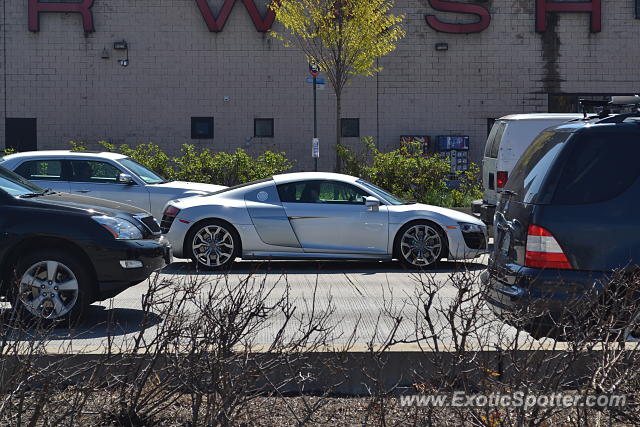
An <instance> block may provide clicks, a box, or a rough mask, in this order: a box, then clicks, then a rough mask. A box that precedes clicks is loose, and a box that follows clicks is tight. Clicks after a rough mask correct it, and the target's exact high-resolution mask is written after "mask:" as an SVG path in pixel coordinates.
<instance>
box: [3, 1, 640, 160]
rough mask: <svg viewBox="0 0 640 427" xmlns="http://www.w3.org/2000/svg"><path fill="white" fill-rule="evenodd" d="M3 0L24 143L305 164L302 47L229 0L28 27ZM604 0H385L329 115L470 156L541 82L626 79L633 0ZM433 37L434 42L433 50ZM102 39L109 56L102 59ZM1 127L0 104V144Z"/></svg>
mask: <svg viewBox="0 0 640 427" xmlns="http://www.w3.org/2000/svg"><path fill="white" fill-rule="evenodd" d="M4 1H5V3H4V5H3V8H4V9H0V13H2V14H3V16H2V19H1V21H2V22H4V23H5V25H3V29H4V30H2V31H0V49H2V51H1V54H0V69H1V71H2V73H3V75H2V78H3V81H2V83H1V84H0V95H1V96H2V98H0V109H1V110H2V111H3V116H5V117H36V118H37V119H38V148H39V149H47V148H66V147H67V146H68V141H69V140H81V141H86V142H87V143H88V144H89V146H93V147H97V145H95V141H98V140H101V139H106V140H109V141H111V142H114V143H129V144H136V143H140V142H148V141H154V142H156V143H158V144H161V145H162V146H163V147H165V148H166V149H167V150H168V151H174V152H175V151H177V150H178V149H179V147H180V145H181V144H183V143H194V144H196V145H198V146H207V147H211V148H214V149H216V150H229V149H234V148H235V147H246V148H247V149H248V150H249V151H252V152H259V151H262V150H264V149H266V148H271V149H277V150H283V151H286V152H287V153H288V154H289V155H290V156H292V157H294V158H296V159H297V160H298V169H301V170H304V169H307V170H308V169H310V168H311V167H312V164H313V163H312V160H311V158H310V151H311V147H310V145H311V144H310V140H311V136H312V129H313V128H312V91H311V85H309V84H307V83H306V82H305V79H306V77H307V76H308V73H307V70H306V62H305V59H304V57H303V56H302V55H301V54H300V53H299V52H297V51H296V50H294V49H285V48H283V47H281V46H280V44H279V42H278V41H276V40H274V39H272V38H270V37H269V36H267V35H265V34H263V33H259V32H257V31H256V30H255V27H254V26H253V23H252V22H251V20H250V17H249V15H248V13H247V11H246V9H245V7H244V5H243V4H242V2H241V1H238V2H237V3H236V5H235V6H234V8H233V10H232V12H231V15H230V17H229V19H228V21H227V23H226V26H225V28H224V30H223V31H222V32H220V33H211V32H209V31H208V29H207V27H206V25H205V22H204V20H203V18H202V16H201V14H200V12H199V10H198V8H197V6H196V4H195V1H194V0H136V1H131V0H95V3H94V6H93V9H92V10H93V16H94V20H95V27H96V32H94V33H90V34H86V35H85V33H84V32H83V30H82V21H81V18H80V16H79V15H77V14H58V13H55V14H54V13H48V14H43V15H41V18H40V32H38V33H31V32H29V31H28V28H27V1H25V0H4ZM603 3H604V4H603V11H602V22H603V25H602V32H600V33H590V31H589V16H588V14H573V13H572V14H570V13H562V14H556V15H554V16H552V17H550V19H549V28H548V31H547V32H546V33H544V34H538V33H536V32H535V31H534V30H535V16H534V12H535V11H534V9H535V7H534V4H535V2H534V1H533V0H488V1H485V2H483V3H481V4H482V5H484V6H485V7H487V8H488V9H489V11H490V12H491V15H492V20H491V25H490V26H489V28H488V29H486V30H485V31H483V32H481V33H477V34H468V35H463V34H445V33H438V32H436V31H435V30H433V29H432V28H430V27H429V26H428V25H427V24H426V23H425V19H424V15H425V14H426V13H433V14H436V15H437V16H438V18H440V19H441V20H449V21H457V22H466V21H469V19H467V17H466V16H465V15H460V14H449V13H444V12H435V11H433V9H431V7H430V6H429V3H428V1H427V0H400V1H398V7H397V8H398V11H399V12H400V13H404V14H405V15H406V21H405V27H406V29H407V33H408V35H407V37H406V38H405V39H404V40H402V41H401V42H400V44H399V46H398V50H397V51H396V52H394V53H393V54H391V55H390V56H388V57H385V58H383V59H381V60H380V65H381V66H383V67H384V70H383V71H382V72H381V73H380V74H379V75H378V76H376V77H370V78H357V79H355V80H353V82H352V83H351V85H350V86H349V87H348V88H347V89H346V91H345V94H344V103H343V117H359V118H360V124H361V135H363V136H367V135H371V136H374V137H378V140H379V144H380V146H381V147H382V148H383V149H391V148H394V147H396V146H397V145H398V141H399V137H400V135H406V134H409V135H410V134H426V135H431V136H435V135H438V134H466V135H470V136H471V145H472V157H473V159H474V160H476V161H477V160H479V158H480V155H481V151H482V147H483V145H484V139H485V138H486V132H487V119H488V118H496V117H500V116H502V115H505V114H509V113H524V112H541V111H546V109H547V99H548V98H547V94H548V93H564V92H566V93H612V92H615V93H626V92H638V89H639V88H638V83H637V82H638V55H637V53H638V49H637V40H640V20H637V19H634V2H633V1H630V0H629V1H626V0H625V1H622V0H619V1H615V2H613V1H611V2H603ZM211 4H212V5H213V6H214V7H215V6H216V1H213V0H212V1H211ZM261 7H262V6H261ZM263 10H264V9H263ZM472 19H473V17H471V20H472ZM276 28H277V27H276ZM5 37H6V52H5V51H4V49H3V46H4V44H5V39H4V38H5ZM123 39H124V40H126V41H127V42H128V44H129V58H130V63H129V66H128V67H122V66H120V65H119V63H118V61H117V60H118V59H120V58H121V57H124V52H122V51H116V50H113V49H112V47H113V42H115V41H118V40H123ZM437 42H446V43H448V47H449V48H448V50H447V51H436V50H435V49H434V45H435V43H437ZM105 48H106V49H107V52H108V53H109V56H110V57H109V58H108V59H102V58H101V54H102V51H103V49H105ZM4 79H6V86H7V92H6V94H5V93H4ZM5 96H6V105H7V107H6V111H4V99H5ZM224 97H229V101H228V102H225V101H224ZM318 102H319V104H318V105H319V109H318V111H319V123H320V125H319V136H320V138H321V142H322V145H321V155H322V157H321V159H320V168H321V169H324V170H329V169H331V168H332V167H333V160H334V157H335V156H334V155H333V154H332V153H333V151H332V149H331V146H333V144H334V138H335V121H334V114H335V113H334V111H335V110H334V108H335V102H334V97H333V94H332V92H331V90H330V89H329V88H327V90H324V91H319V92H318ZM192 116H214V118H215V138H214V139H213V140H191V139H190V118H191V117H192ZM256 117H258V118H271V117H273V118H274V119H275V137H274V138H263V139H258V138H256V139H251V137H252V136H253V119H254V118H256ZM4 136H5V132H4V120H2V119H0V140H2V141H1V142H0V147H2V146H4V139H5V138H4ZM345 142H347V143H355V142H357V141H354V140H346V141H345Z"/></svg>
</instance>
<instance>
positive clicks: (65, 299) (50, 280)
mask: <svg viewBox="0 0 640 427" xmlns="http://www.w3.org/2000/svg"><path fill="white" fill-rule="evenodd" d="M79 292H80V287H79V285H78V279H77V278H76V275H75V274H74V273H73V271H72V270H71V269H70V268H69V267H68V266H67V265H65V264H63V263H62V262H59V261H54V260H44V261H39V262H36V263H35V264H33V265H31V266H30V267H27V269H26V271H25V272H24V273H23V274H22V277H21V278H20V284H19V290H18V300H19V301H20V303H22V306H23V307H24V308H25V310H27V311H28V312H29V313H30V314H31V315H32V316H33V317H35V318H38V319H46V320H57V319H60V318H62V317H64V316H66V315H67V314H69V312H71V310H73V308H74V307H75V305H76V303H77V302H78V295H79Z"/></svg>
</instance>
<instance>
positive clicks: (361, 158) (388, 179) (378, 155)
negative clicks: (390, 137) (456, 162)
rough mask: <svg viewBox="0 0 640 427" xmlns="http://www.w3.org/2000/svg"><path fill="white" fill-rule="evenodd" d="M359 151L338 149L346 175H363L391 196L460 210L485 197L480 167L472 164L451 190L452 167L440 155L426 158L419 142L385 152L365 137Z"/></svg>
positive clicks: (459, 176) (457, 178)
mask: <svg viewBox="0 0 640 427" xmlns="http://www.w3.org/2000/svg"><path fill="white" fill-rule="evenodd" d="M361 141H362V144H363V148H362V149H361V150H359V151H356V150H353V149H350V148H348V147H345V146H340V147H338V155H339V156H340V158H341V159H342V164H343V165H344V172H345V173H346V174H349V175H355V176H360V177H362V178H364V179H367V180H368V181H370V182H371V183H373V184H375V185H378V186H379V187H382V188H384V189H385V190H388V191H390V192H391V193H393V194H395V195H397V196H399V197H401V198H404V199H406V200H412V201H416V202H420V203H427V204H431V205H438V206H445V207H456V206H470V205H471V201H472V200H474V199H477V198H480V197H481V196H482V192H481V189H480V182H479V180H478V177H479V168H478V167H477V166H476V165H471V167H470V169H469V171H467V172H459V173H457V174H456V176H455V177H454V179H455V180H457V181H458V182H459V185H458V187H457V188H455V189H450V188H449V187H448V185H447V182H448V181H449V178H450V165H449V162H447V161H446V160H443V159H441V158H440V157H438V156H424V155H423V154H422V147H420V144H419V143H416V144H407V145H403V146H402V147H400V148H398V149H396V150H393V151H390V152H388V153H383V152H381V151H379V150H378V149H377V148H376V146H375V144H374V142H373V139H372V138H362V140H361Z"/></svg>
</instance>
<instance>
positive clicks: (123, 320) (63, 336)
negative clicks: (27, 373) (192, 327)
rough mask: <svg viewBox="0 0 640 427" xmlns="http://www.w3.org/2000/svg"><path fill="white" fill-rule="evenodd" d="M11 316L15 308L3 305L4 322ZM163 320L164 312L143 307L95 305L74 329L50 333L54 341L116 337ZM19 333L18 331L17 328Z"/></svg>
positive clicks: (34, 334) (32, 333)
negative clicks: (148, 311)
mask: <svg viewBox="0 0 640 427" xmlns="http://www.w3.org/2000/svg"><path fill="white" fill-rule="evenodd" d="M10 316H11V310H10V309H3V310H2V311H0V322H2V324H3V325H8V324H9V323H10ZM160 322H162V318H161V317H160V316H158V315H156V314H154V313H145V312H143V311H142V310H137V309H133V308H117V307H114V308H107V307H104V306H99V305H91V306H90V307H89V309H88V310H87V313H86V315H85V317H84V320H83V321H82V324H81V325H79V326H77V327H75V328H72V329H68V328H65V327H59V328H54V329H52V330H51V331H48V332H47V333H46V336H47V339H48V340H51V341H55V340H68V339H92V338H105V337H107V336H111V337H116V336H121V335H127V334H131V333H136V332H139V331H141V330H142V329H143V327H144V328H146V329H148V328H150V327H152V326H154V325H157V324H159V323H160ZM16 334H18V332H17V331H16ZM19 334H20V336H19V337H18V336H14V337H13V338H14V339H20V340H23V341H26V340H39V339H41V334H40V333H39V331H38V329H36V328H30V329H26V330H23V331H20V333H19Z"/></svg>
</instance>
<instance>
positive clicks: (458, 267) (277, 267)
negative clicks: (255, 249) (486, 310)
mask: <svg viewBox="0 0 640 427" xmlns="http://www.w3.org/2000/svg"><path fill="white" fill-rule="evenodd" d="M485 268H487V267H486V265H485V264H482V263H480V262H454V261H442V262H440V263H439V264H438V265H437V266H436V267H434V268H428V269H424V270H413V269H409V268H406V267H404V266H403V265H402V264H400V263H399V262H390V261H309V260H304V261H240V262H236V263H234V264H233V265H232V266H231V267H230V268H227V269H225V270H214V271H211V270H202V269H197V268H196V267H195V265H194V264H193V263H192V262H190V261H187V260H184V261H178V262H174V263H172V264H170V265H168V266H167V267H166V268H165V269H164V270H162V273H163V274H175V275H192V274H194V273H198V274H202V275H219V274H224V273H231V274H284V273H286V274H288V275H291V274H314V273H318V274H365V275H372V274H380V273H408V274H419V273H427V274H429V273H452V272H455V271H465V270H466V271H480V270H484V269H485Z"/></svg>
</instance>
